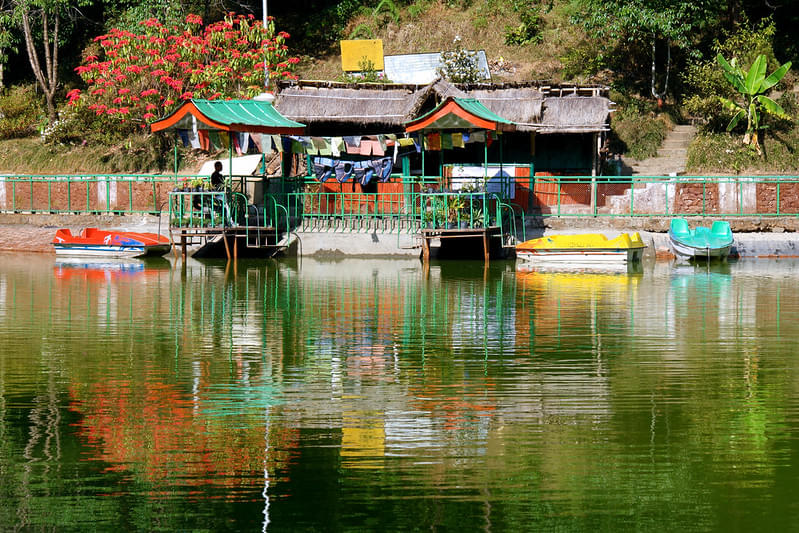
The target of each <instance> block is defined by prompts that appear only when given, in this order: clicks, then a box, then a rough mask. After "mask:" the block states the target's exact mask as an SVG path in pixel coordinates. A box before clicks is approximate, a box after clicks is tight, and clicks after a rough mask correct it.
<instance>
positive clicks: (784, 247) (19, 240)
mask: <svg viewBox="0 0 799 533" xmlns="http://www.w3.org/2000/svg"><path fill="white" fill-rule="evenodd" d="M786 218H787V217H786ZM668 220H669V219H667V218H666V217H663V218H657V219H648V220H641V219H633V220H620V219H600V220H592V221H591V222H590V223H588V222H587V221H586V220H585V219H580V220H574V219H571V220H570V219H544V222H545V225H543V226H539V227H529V226H528V231H527V235H526V238H527V239H531V238H537V237H542V236H546V235H555V234H567V233H571V234H574V233H604V234H606V235H607V236H608V237H613V236H616V235H618V234H620V233H625V232H626V233H631V232H636V231H637V232H639V233H641V236H642V238H643V239H644V242H646V244H647V246H648V247H651V249H652V252H654V254H655V255H656V257H658V258H662V259H667V258H668V255H669V254H670V253H671V251H670V249H669V239H668V233H667V228H668ZM164 222H165V220H163V219H161V220H160V223H159V218H158V217H157V216H146V215H139V216H132V215H39V214H21V213H20V214H4V215H0V252H4V253H9V252H10V253H13V252H24V253H40V254H55V250H54V248H53V246H52V240H53V236H54V235H55V232H56V230H57V229H59V228H68V229H70V230H72V231H80V230H81V229H83V228H86V227H98V228H103V229H115V230H120V231H141V232H151V233H159V231H160V233H161V234H167V235H168V226H167V225H165V224H164ZM625 222H627V223H625ZM700 222H701V220H700ZM745 222H746V225H747V226H749V227H748V228H747V229H749V230H750V231H742V230H741V229H740V228H739V229H737V230H736V229H733V232H734V236H735V245H734V250H735V251H736V252H737V256H738V257H740V258H764V259H765V258H772V259H775V258H783V259H788V258H794V259H795V258H799V231H791V230H792V229H794V225H795V224H797V221H796V219H788V220H784V219H769V220H768V221H767V224H768V226H770V227H769V228H768V229H766V228H762V227H760V221H759V220H747V221H745ZM704 223H706V222H704ZM755 228H757V229H755ZM789 228H790V229H789ZM752 229H754V231H752ZM357 234H358V233H357V232H356V233H355V234H350V236H351V237H352V236H354V235H357ZM369 235H371V233H370V234H369ZM520 240H521V236H520ZM344 248H345V249H343V250H342V249H341V247H339V250H338V252H339V253H337V254H336V255H338V256H340V257H350V256H354V255H358V254H348V253H346V247H344ZM420 253H421V250H420ZM407 255H413V254H406V256H407Z"/></svg>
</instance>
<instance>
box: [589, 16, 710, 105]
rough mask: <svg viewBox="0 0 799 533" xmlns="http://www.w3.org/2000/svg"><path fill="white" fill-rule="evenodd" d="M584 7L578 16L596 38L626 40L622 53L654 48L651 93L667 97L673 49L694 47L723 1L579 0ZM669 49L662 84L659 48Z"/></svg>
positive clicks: (663, 68)
mask: <svg viewBox="0 0 799 533" xmlns="http://www.w3.org/2000/svg"><path fill="white" fill-rule="evenodd" d="M577 5H579V6H580V7H582V10H581V11H580V12H579V13H578V14H577V15H576V16H575V17H574V18H575V21H578V22H581V23H582V24H583V26H584V28H585V29H586V30H587V31H588V32H589V35H590V36H591V37H592V38H593V39H597V40H599V41H601V42H604V43H605V44H606V46H611V45H613V44H615V43H617V42H621V43H624V44H625V46H622V47H621V48H620V50H621V53H623V54H626V55H627V56H629V55H630V49H629V47H630V46H631V45H632V46H638V47H640V48H639V50H643V49H646V50H650V51H651V52H650V55H651V62H650V64H651V69H650V76H649V87H650V93H651V94H652V96H653V97H654V98H663V97H664V96H665V95H666V93H667V91H668V83H669V74H670V71H671V63H672V48H675V47H676V48H680V49H690V48H691V45H692V40H693V39H694V38H695V37H696V33H697V30H698V29H699V28H700V27H706V26H707V25H708V24H710V23H712V22H714V21H716V20H717V18H718V16H719V14H720V12H721V10H722V7H723V2H719V1H717V0H578V2H577ZM659 46H660V47H661V48H662V49H665V53H663V54H662V56H665V58H664V60H663V64H662V66H661V67H660V68H661V69H662V71H663V75H662V76H661V80H660V81H661V84H660V87H658V81H659V80H658V76H657V72H658V61H657V59H658V54H657V51H658V47H659Z"/></svg>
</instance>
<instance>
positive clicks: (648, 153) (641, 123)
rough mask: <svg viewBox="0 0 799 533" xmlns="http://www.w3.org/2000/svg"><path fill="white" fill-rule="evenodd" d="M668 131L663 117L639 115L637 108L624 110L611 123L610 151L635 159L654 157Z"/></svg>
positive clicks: (614, 116)
mask: <svg viewBox="0 0 799 533" xmlns="http://www.w3.org/2000/svg"><path fill="white" fill-rule="evenodd" d="M668 129H669V127H668V124H667V123H666V121H665V120H664V119H663V118H661V117H653V116H651V115H649V114H643V115H642V114H639V112H638V110H636V109H635V108H623V109H621V110H619V111H617V112H616V113H615V114H614V115H613V120H612V121H611V134H610V149H611V150H612V151H613V152H617V153H625V154H628V155H629V156H631V157H633V158H635V159H645V158H647V157H654V156H655V155H657V151H658V148H660V145H661V144H662V143H663V139H665V138H666V134H667V133H668Z"/></svg>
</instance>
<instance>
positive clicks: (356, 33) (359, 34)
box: [347, 22, 375, 39]
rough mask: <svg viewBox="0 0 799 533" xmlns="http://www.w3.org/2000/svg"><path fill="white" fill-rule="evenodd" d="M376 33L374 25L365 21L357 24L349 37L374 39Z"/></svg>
mask: <svg viewBox="0 0 799 533" xmlns="http://www.w3.org/2000/svg"><path fill="white" fill-rule="evenodd" d="M374 38H375V34H374V32H373V31H372V27H371V26H370V25H369V24H368V23H366V22H364V23H361V24H358V25H357V26H355V27H354V28H353V29H352V31H351V32H350V34H349V35H348V36H347V39H374Z"/></svg>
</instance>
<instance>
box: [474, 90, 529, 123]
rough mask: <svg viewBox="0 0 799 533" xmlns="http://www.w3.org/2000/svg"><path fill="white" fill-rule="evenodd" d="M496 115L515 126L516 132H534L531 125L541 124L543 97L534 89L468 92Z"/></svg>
mask: <svg viewBox="0 0 799 533" xmlns="http://www.w3.org/2000/svg"><path fill="white" fill-rule="evenodd" d="M469 96H471V97H472V98H477V99H478V100H480V101H481V102H482V103H483V105H485V106H486V107H487V108H488V109H490V110H491V111H493V112H494V113H496V114H497V115H499V116H501V117H504V118H506V119H508V120H511V121H513V122H515V123H516V124H517V126H516V130H517V131H535V127H534V126H533V124H536V123H538V122H541V111H542V109H543V105H544V95H543V94H542V93H541V92H540V91H539V90H538V89H536V88H534V87H513V88H507V89H506V88H490V89H485V88H481V89H476V90H472V91H469Z"/></svg>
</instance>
